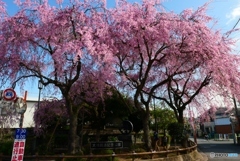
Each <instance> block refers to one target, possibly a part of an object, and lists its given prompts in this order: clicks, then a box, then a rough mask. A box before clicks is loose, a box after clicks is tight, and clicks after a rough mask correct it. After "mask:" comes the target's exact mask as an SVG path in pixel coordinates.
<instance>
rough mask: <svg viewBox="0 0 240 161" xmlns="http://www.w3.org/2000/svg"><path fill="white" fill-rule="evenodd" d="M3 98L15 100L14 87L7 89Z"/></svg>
mask: <svg viewBox="0 0 240 161" xmlns="http://www.w3.org/2000/svg"><path fill="white" fill-rule="evenodd" d="M3 98H4V99H5V100H6V101H13V100H15V99H16V92H15V91H14V90H13V89H12V88H8V89H5V90H4V91H3Z"/></svg>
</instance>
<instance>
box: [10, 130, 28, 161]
mask: <svg viewBox="0 0 240 161" xmlns="http://www.w3.org/2000/svg"><path fill="white" fill-rule="evenodd" d="M26 134H27V130H26V129H23V128H19V129H16V132H15V140H14V143H13V151H12V159H11V161H23V156H24V149H25V142H26Z"/></svg>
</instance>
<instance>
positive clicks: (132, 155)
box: [0, 141, 197, 161]
mask: <svg viewBox="0 0 240 161" xmlns="http://www.w3.org/2000/svg"><path fill="white" fill-rule="evenodd" d="M190 142H191V144H190V145H193V146H191V147H187V148H181V149H174V150H165V151H151V152H141V153H136V152H134V151H133V152H132V153H125V154H115V153H113V154H105V155H98V154H96V155H95V154H91V155H65V154H61V155H32V156H30V155H26V156H24V158H25V159H33V160H35V161H42V160H49V159H61V160H62V161H64V160H65V159H66V158H89V159H94V158H107V157H111V158H112V160H114V158H115V157H124V158H125V157H130V158H132V160H133V161H134V159H135V158H136V157H140V156H146V155H149V156H150V158H151V159H152V158H153V156H154V155H160V154H165V155H164V156H165V157H167V156H168V154H170V153H176V155H180V153H181V152H182V153H183V152H186V153H189V152H192V151H194V150H196V148H197V144H195V143H194V142H193V141H190ZM10 158H11V156H5V155H3V154H0V161H2V160H3V159H9V160H11V159H10Z"/></svg>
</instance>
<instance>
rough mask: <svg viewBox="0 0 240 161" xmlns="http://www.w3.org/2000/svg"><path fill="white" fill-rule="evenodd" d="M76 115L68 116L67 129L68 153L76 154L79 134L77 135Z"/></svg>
mask: <svg viewBox="0 0 240 161" xmlns="http://www.w3.org/2000/svg"><path fill="white" fill-rule="evenodd" d="M77 119H78V115H77V114H72V115H71V116H70V129H69V145H68V150H69V153H70V154H76V153H77V152H78V151H79V149H80V147H79V136H78V135H77V125H78V121H77Z"/></svg>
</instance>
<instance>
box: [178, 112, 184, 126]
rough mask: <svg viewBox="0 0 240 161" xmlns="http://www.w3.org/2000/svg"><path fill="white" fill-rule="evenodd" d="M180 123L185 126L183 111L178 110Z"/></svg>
mask: <svg viewBox="0 0 240 161" xmlns="http://www.w3.org/2000/svg"><path fill="white" fill-rule="evenodd" d="M178 123H181V124H184V118H183V110H178Z"/></svg>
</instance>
